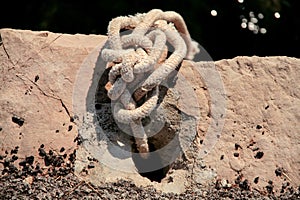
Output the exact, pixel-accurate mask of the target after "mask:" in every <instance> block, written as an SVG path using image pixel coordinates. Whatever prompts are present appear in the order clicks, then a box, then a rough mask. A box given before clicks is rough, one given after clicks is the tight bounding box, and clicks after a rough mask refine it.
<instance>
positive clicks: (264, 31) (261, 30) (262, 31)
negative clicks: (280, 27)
mask: <svg viewBox="0 0 300 200" xmlns="http://www.w3.org/2000/svg"><path fill="white" fill-rule="evenodd" d="M259 31H260V33H261V34H266V33H267V29H265V28H261V29H260V30H259Z"/></svg>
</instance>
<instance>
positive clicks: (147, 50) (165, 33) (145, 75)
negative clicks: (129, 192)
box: [101, 9, 199, 158]
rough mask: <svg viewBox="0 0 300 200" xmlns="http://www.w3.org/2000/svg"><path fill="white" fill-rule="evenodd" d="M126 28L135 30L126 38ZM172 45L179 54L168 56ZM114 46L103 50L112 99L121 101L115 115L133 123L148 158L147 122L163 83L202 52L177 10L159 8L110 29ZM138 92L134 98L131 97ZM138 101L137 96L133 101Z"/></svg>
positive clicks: (120, 19) (120, 20)
mask: <svg viewBox="0 0 300 200" xmlns="http://www.w3.org/2000/svg"><path fill="white" fill-rule="evenodd" d="M121 29H127V30H132V32H131V33H130V34H128V35H123V36H121V35H120V31H121ZM167 42H168V43H169V44H171V45H172V46H173V47H174V49H175V50H174V52H173V53H172V54H171V55H170V56H169V57H168V58H167V55H166V51H167V46H166V44H167ZM108 43H109V47H108V48H105V49H103V50H102V52H101V56H102V58H103V60H104V61H106V62H108V65H107V66H108V67H111V69H110V72H109V83H108V84H107V85H108V86H107V90H108V96H109V98H110V99H111V100H113V101H116V100H118V102H117V103H116V104H115V107H114V112H113V114H114V117H115V119H116V120H117V121H118V122H121V123H125V124H129V125H130V127H131V130H132V133H133V136H134V138H135V143H136V146H137V150H138V151H139V153H140V155H141V157H142V158H147V157H148V156H149V146H148V140H147V135H146V133H145V130H144V128H143V125H142V122H141V119H143V118H145V117H146V116H149V115H150V113H151V112H152V111H153V110H154V109H155V107H156V105H157V101H158V92H159V91H158V85H159V84H160V83H161V82H162V81H163V80H165V79H166V78H167V77H168V76H169V74H170V73H171V72H172V71H173V70H175V68H176V67H177V66H178V65H179V64H180V63H181V62H182V60H183V59H184V58H186V59H193V57H194V55H195V54H196V53H198V52H199V48H198V43H196V42H193V41H192V40H191V37H190V34H189V32H188V30H187V27H186V25H185V22H184V20H183V18H182V17H181V16H180V15H179V14H178V13H176V12H172V11H168V12H163V11H161V10H159V9H153V10H151V11H149V12H148V13H144V14H136V15H135V16H128V17H117V18H114V19H112V20H111V21H110V23H109V26H108ZM136 87H138V88H137V90H136V91H135V92H134V94H132V93H130V91H132V89H133V88H136ZM132 96H133V97H134V98H133V97H132ZM144 97H147V99H146V101H145V102H144V103H143V104H142V105H141V106H139V107H137V105H136V102H137V101H139V100H141V99H142V98H144Z"/></svg>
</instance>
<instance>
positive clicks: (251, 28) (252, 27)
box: [248, 22, 255, 31]
mask: <svg viewBox="0 0 300 200" xmlns="http://www.w3.org/2000/svg"><path fill="white" fill-rule="evenodd" d="M248 29H249V30H250V31H253V30H254V29H255V25H254V24H253V23H252V22H249V23H248Z"/></svg>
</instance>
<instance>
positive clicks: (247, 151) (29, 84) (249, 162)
mask: <svg viewBox="0 0 300 200" xmlns="http://www.w3.org/2000/svg"><path fill="white" fill-rule="evenodd" d="M0 34H1V37H2V42H1V46H0V82H1V83H0V92H1V95H0V107H1V112H0V127H1V128H0V130H1V131H0V155H1V154H5V152H4V151H5V150H8V151H10V150H11V149H13V148H14V147H15V146H19V147H20V148H19V153H18V155H19V157H25V156H28V155H35V156H36V157H38V152H37V149H38V148H39V146H40V145H41V144H44V145H45V148H46V149H53V150H55V151H59V149H60V148H61V147H65V148H66V149H67V151H69V152H71V151H73V150H74V149H75V148H77V146H76V143H74V138H75V137H76V136H77V126H76V124H77V125H79V126H80V123H77V121H76V120H75V123H76V124H75V123H74V122H72V121H73V120H72V117H73V115H74V108H73V106H72V101H73V100H74V97H73V95H74V94H73V88H74V86H75V83H77V84H78V78H81V79H82V80H83V81H82V82H81V83H80V84H79V85H82V87H79V88H78V85H77V86H75V87H77V89H80V88H81V89H82V88H85V89H82V91H80V92H79V93H80V94H85V95H89V94H88V91H87V89H88V88H89V87H90V85H92V84H95V83H92V82H91V81H92V79H91V78H90V79H89V78H88V77H89V76H95V74H93V73H94V67H95V66H97V67H99V63H98V65H97V59H96V58H97V56H98V53H99V52H97V51H99V50H100V49H101V46H102V45H103V44H104V43H105V40H106V37H105V36H97V35H67V34H55V33H50V32H32V31H22V30H11V29H1V30H0ZM91 55H92V56H94V57H93V58H94V62H91V60H89V61H88V62H89V63H88V64H87V65H86V66H87V68H84V69H82V66H83V63H86V62H87V61H86V58H87V57H89V56H91ZM92 61H93V59H92ZM100 64H101V63H100ZM205 65H206V64H205V63H204V64H203V63H190V62H184V64H183V66H182V68H181V69H180V71H181V74H183V75H184V76H185V77H186V79H187V81H188V82H189V87H192V88H193V90H194V91H195V94H196V95H197V99H198V102H199V103H198V104H196V105H195V104H194V100H193V98H187V97H185V96H183V97H181V98H180V99H179V105H178V108H179V109H180V110H182V111H184V112H185V113H187V114H190V115H195V113H194V112H195V109H196V110H197V109H199V110H200V117H199V122H198V137H197V138H196V145H197V146H198V147H199V149H200V151H201V148H202V146H203V145H201V144H200V142H202V141H201V140H202V139H204V142H203V144H205V136H206V135H207V131H208V129H209V127H210V124H211V123H212V121H213V120H212V117H214V116H212V115H211V105H212V104H213V103H214V99H211V96H210V93H211V92H212V88H211V87H207V82H206V81H205V79H203V77H201V75H199V73H198V72H197V71H195V68H205ZM215 65H216V67H217V69H218V71H219V72H220V75H221V77H222V81H223V84H224V88H225V91H226V96H225V99H226V108H225V110H226V115H224V116H223V120H225V121H224V122H225V124H224V128H223V131H222V133H221V137H220V139H219V140H218V141H217V143H216V145H215V147H214V148H213V149H212V150H211V151H210V152H209V154H208V155H207V156H205V157H204V163H202V162H201V158H202V157H200V158H199V157H198V158H197V157H195V155H197V153H195V152H194V153H193V152H189V151H187V152H185V153H186V155H185V157H186V158H187V159H188V162H187V163H188V164H187V165H186V167H187V169H171V170H170V171H169V173H168V175H167V177H166V178H165V179H163V180H162V183H155V182H150V181H149V180H148V179H147V178H142V177H141V176H140V175H139V174H138V173H137V172H135V173H131V174H130V173H126V174H125V173H123V172H118V171H115V170H113V169H110V168H108V167H107V166H105V165H102V164H101V163H97V162H95V163H94V164H95V168H93V169H89V170H88V173H87V174H86V171H85V170H83V169H84V167H85V168H87V166H88V165H89V164H90V162H91V161H90V159H88V157H91V155H89V153H88V152H86V151H85V149H84V148H83V147H80V148H79V149H78V151H77V164H76V173H77V174H78V175H79V176H81V177H82V178H83V179H86V180H88V181H93V182H95V183H96V182H97V181H98V182H103V181H114V180H116V179H118V178H126V177H127V178H129V179H132V180H133V181H135V182H136V183H137V184H141V185H147V184H153V185H155V187H156V188H158V189H162V190H164V191H174V192H181V191H183V190H184V189H185V188H186V187H192V186H193V185H194V184H195V183H202V184H204V183H205V180H210V179H212V178H213V177H214V172H216V173H217V178H218V179H221V180H222V179H227V180H228V182H229V183H230V184H234V180H235V179H236V178H237V176H238V175H243V178H242V180H245V179H248V180H249V183H250V185H251V187H252V188H256V189H260V190H265V186H266V185H267V184H268V181H269V180H272V181H273V185H274V187H275V189H276V190H277V191H278V190H279V188H280V187H281V184H282V183H283V182H290V183H291V184H292V185H293V186H298V185H299V183H300V157H299V154H300V133H299V130H300V115H299V113H300V110H299V109H300V100H299V98H300V86H299V83H298V82H299V79H300V68H299V66H300V60H299V59H295V58H288V57H265V58H260V57H237V58H234V59H231V60H221V61H217V62H215ZM79 70H83V71H81V73H83V74H85V75H84V76H83V77H76V76H77V74H78V73H79ZM96 75H97V74H96ZM206 75H207V76H208V75H209V73H208V74H206ZM79 82H80V81H79ZM178 87H179V88H178V90H179V91H180V88H181V89H183V90H184V87H183V86H178ZM189 89H190V88H189ZM181 91H182V90H181ZM77 100H78V99H77ZM81 100H82V102H83V103H86V99H85V98H83V99H81ZM79 102H80V101H79ZM86 106H87V105H82V107H80V106H79V108H76V107H75V109H79V110H83V111H84V110H85V109H86ZM92 106H93V105H92ZM13 117H16V118H14V121H15V122H13V121H12V118H13ZM78 117H79V119H80V117H82V116H78ZM20 118H22V119H23V121H24V123H23V124H22V119H21V120H19V121H18V119H20ZM70 118H71V119H70ZM17 121H18V122H19V124H17V123H16V122H17ZM200 151H199V152H200ZM259 152H260V153H259ZM8 153H9V152H8ZM234 153H235V154H234ZM129 160H130V158H129ZM130 162H131V163H132V161H130ZM202 168H204V169H202ZM279 168H283V170H282V171H283V173H282V174H281V176H276V174H275V170H276V169H279ZM212 169H213V170H212ZM133 170H134V169H133ZM170 177H171V179H173V180H172V181H170V180H171V179H170ZM256 177H259V178H258V182H257V183H254V179H255V178H256Z"/></svg>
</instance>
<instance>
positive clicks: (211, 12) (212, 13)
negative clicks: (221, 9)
mask: <svg viewBox="0 0 300 200" xmlns="http://www.w3.org/2000/svg"><path fill="white" fill-rule="evenodd" d="M210 14H211V15H212V16H214V17H215V16H217V15H218V13H217V11H216V10H211V11H210Z"/></svg>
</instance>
